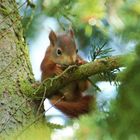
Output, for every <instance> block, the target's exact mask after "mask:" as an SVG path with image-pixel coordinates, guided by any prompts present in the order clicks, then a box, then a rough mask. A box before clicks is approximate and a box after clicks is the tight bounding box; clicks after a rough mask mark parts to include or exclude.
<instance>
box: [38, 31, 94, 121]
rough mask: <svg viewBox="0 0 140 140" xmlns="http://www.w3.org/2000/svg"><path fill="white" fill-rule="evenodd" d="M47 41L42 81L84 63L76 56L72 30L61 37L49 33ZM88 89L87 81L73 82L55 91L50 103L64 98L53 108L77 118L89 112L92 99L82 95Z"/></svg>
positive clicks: (52, 32)
mask: <svg viewBox="0 0 140 140" xmlns="http://www.w3.org/2000/svg"><path fill="white" fill-rule="evenodd" d="M49 40H50V45H49V47H48V48H47V50H46V53H45V56H44V59H43V60H42V63H41V72H42V76H41V80H42V81H43V80H44V79H47V78H50V77H53V76H56V75H59V74H60V73H62V72H63V70H64V67H67V66H70V65H73V64H77V65H81V64H84V63H86V62H85V61H84V60H83V59H82V58H81V57H80V56H79V55H77V48H76V43H75V39H74V32H73V30H69V32H68V33H67V34H66V33H64V34H62V35H56V33H55V32H54V31H51V32H50V34H49ZM88 87H89V82H88V80H79V81H74V82H73V83H70V84H69V85H67V86H65V87H64V88H62V89H60V90H59V91H57V94H56V95H55V96H53V97H52V98H51V99H50V102H51V103H52V104H55V103H56V102H57V100H59V99H60V98H61V97H62V96H63V95H64V98H63V99H62V100H61V101H60V102H58V103H56V104H55V105H54V106H55V107H56V108H57V109H59V110H60V111H62V112H63V113H64V114H66V115H67V116H69V117H72V118H76V117H79V115H82V114H86V113H88V112H89V111H90V107H91V102H92V100H93V97H92V96H88V95H83V94H82V93H83V92H84V91H85V90H86V89H87V88H88Z"/></svg>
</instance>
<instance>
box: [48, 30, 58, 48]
mask: <svg viewBox="0 0 140 140" xmlns="http://www.w3.org/2000/svg"><path fill="white" fill-rule="evenodd" d="M49 39H50V42H51V44H52V45H53V46H54V45H55V42H56V40H57V36H56V34H55V32H54V31H53V30H51V32H50V34H49Z"/></svg>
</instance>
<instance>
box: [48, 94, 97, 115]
mask: <svg viewBox="0 0 140 140" xmlns="http://www.w3.org/2000/svg"><path fill="white" fill-rule="evenodd" d="M50 101H51V103H52V104H54V106H55V107H56V108H57V109H59V110H60V111H62V112H63V113H64V114H66V115H67V116H69V117H71V118H77V117H79V115H82V114H86V113H89V111H90V109H91V106H92V104H91V103H92V101H94V98H93V97H92V96H83V97H81V99H79V100H78V101H75V102H74V101H60V102H58V103H56V102H57V101H56V100H50ZM55 103H56V104H55Z"/></svg>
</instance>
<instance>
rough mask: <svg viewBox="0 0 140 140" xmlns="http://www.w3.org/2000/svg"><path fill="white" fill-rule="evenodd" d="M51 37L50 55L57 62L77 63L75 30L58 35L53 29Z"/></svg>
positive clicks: (64, 63)
mask: <svg viewBox="0 0 140 140" xmlns="http://www.w3.org/2000/svg"><path fill="white" fill-rule="evenodd" d="M49 39H50V50H51V51H50V52H51V53H52V54H51V55H50V56H51V57H52V58H51V60H53V61H54V62H55V63H56V64H60V65H63V66H67V65H72V64H75V63H76V57H77V48H76V44H75V40H74V32H73V31H72V30H69V32H68V33H67V34H66V33H65V34H62V35H58V36H57V35H56V34H55V32H53V31H51V32H50V34H49Z"/></svg>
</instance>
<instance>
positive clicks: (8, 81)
mask: <svg viewBox="0 0 140 140" xmlns="http://www.w3.org/2000/svg"><path fill="white" fill-rule="evenodd" d="M27 83H28V84H31V83H34V77H33V73H32V69H31V64H30V61H29V53H28V49H27V46H26V43H25V40H24V38H23V29H22V25H21V17H20V16H19V14H18V7H17V5H16V2H15V0H0V139H1V137H3V136H4V135H5V134H6V135H7V134H9V132H11V131H13V130H17V129H21V128H22V127H24V126H25V125H27V124H28V123H29V122H30V120H32V119H33V118H34V110H35V104H34V103H33V102H32V100H30V98H29V97H27V96H26V94H28V93H26V94H25V93H24V90H23V89H24V84H27Z"/></svg>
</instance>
